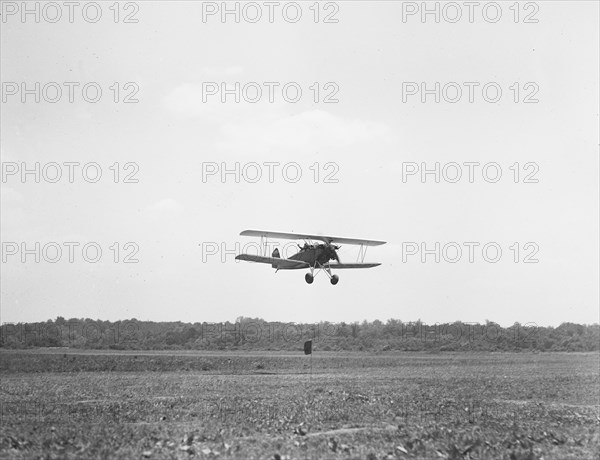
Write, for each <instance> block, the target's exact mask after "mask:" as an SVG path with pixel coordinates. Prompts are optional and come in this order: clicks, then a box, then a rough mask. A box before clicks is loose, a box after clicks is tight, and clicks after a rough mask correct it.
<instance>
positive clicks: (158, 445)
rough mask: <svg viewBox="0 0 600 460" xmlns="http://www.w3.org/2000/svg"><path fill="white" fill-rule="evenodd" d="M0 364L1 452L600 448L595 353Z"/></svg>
mask: <svg viewBox="0 0 600 460" xmlns="http://www.w3.org/2000/svg"><path fill="white" fill-rule="evenodd" d="M0 358H1V362H0V370H1V372H2V380H1V384H0V390H1V401H0V402H1V405H2V406H1V418H2V419H1V429H2V430H1V431H2V434H1V435H0V455H1V456H2V458H17V459H18V458H57V459H63V458H73V459H75V458H77V459H79V458H123V459H136V458H151V459H154V458H181V459H191V458H212V459H214V458H218V459H225V458H240V459H251V458H260V459H312V458H314V459H354V458H360V459H368V460H372V459H388V458H389V459H396V458H398V459H403V458H406V459H417V458H423V459H436V458H440V459H444V458H446V459H469V458H471V459H475V458H494V459H496V458H506V459H541V458H544V459H598V458H600V450H599V449H600V447H599V444H600V434H599V430H600V419H599V417H598V414H599V412H598V407H599V406H598V403H599V400H598V397H599V388H600V386H599V385H600V378H599V369H598V364H599V363H598V355H597V354H578V353H570V354H566V353H565V354H562V353H537V354H534V353H527V354H525V353H524V354H520V353H515V354H509V353H497V354H496V353H485V354H481V353H470V354H468V353H443V354H431V355H428V354H417V353H402V354H393V355H392V354H381V355H367V354H360V353H348V354H341V353H319V354H316V355H315V356H314V357H313V373H312V376H311V374H310V372H309V369H310V368H309V367H308V363H309V359H308V358H307V357H305V356H303V355H300V354H290V353H266V352H265V353H206V352H201V353H200V352H139V351H137V352H113V351H111V352H101V351H85V352H83V351H82V352H77V351H73V350H35V351H31V350H30V351H7V350H4V351H1V352H0Z"/></svg>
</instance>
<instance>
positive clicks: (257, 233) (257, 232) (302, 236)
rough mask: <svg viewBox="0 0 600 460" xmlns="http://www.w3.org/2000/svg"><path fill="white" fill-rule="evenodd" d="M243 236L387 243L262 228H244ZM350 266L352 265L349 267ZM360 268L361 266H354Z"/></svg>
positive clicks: (329, 241)
mask: <svg viewBox="0 0 600 460" xmlns="http://www.w3.org/2000/svg"><path fill="white" fill-rule="evenodd" d="M240 235H242V236H262V237H265V238H281V239H284V240H318V241H324V242H325V243H332V242H336V243H341V244H359V245H364V246H379V245H380V244H385V241H376V240H361V239H357V238H340V237H337V236H323V235H308V234H305V233H281V232H265V231H262V230H244V231H243V232H242V233H240ZM347 268H350V267H347ZM353 268H359V267H353Z"/></svg>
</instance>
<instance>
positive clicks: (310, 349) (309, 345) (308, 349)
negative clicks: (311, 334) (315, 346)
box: [304, 340, 312, 355]
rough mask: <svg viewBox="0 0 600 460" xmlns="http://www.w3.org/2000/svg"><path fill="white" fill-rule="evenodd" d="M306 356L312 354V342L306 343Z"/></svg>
mask: <svg viewBox="0 0 600 460" xmlns="http://www.w3.org/2000/svg"><path fill="white" fill-rule="evenodd" d="M304 354H305V355H310V354H312V340H307V341H306V342H304Z"/></svg>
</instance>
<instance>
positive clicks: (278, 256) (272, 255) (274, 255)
mask: <svg viewBox="0 0 600 460" xmlns="http://www.w3.org/2000/svg"><path fill="white" fill-rule="evenodd" d="M271 257H273V258H274V259H281V256H280V255H279V249H277V248H275V250H274V251H273V254H271ZM271 267H273V268H277V265H276V264H271Z"/></svg>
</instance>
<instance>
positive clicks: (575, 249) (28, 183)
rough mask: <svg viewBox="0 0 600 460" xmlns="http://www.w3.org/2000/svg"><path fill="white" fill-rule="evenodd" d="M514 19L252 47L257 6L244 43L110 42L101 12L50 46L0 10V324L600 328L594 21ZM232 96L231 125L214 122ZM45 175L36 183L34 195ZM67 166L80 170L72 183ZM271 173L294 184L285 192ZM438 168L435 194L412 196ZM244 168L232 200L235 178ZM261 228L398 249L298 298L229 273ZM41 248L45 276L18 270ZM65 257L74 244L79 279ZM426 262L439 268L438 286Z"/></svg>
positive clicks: (50, 36)
mask: <svg viewBox="0 0 600 460" xmlns="http://www.w3.org/2000/svg"><path fill="white" fill-rule="evenodd" d="M5 3H11V2H5ZM511 3H512V2H511ZM511 3H508V2H507V3H502V4H501V7H500V13H501V14H502V16H501V17H500V18H499V19H498V20H497V21H496V22H493V21H495V17H496V15H497V14H498V11H497V10H494V9H493V8H488V9H486V10H485V12H483V11H482V9H481V8H478V9H476V10H475V11H473V12H472V21H471V20H470V18H469V10H468V7H467V6H464V4H463V3H460V2H459V3H458V4H457V5H458V6H459V7H460V8H461V10H462V11H461V12H462V16H461V18H460V19H457V20H456V22H452V21H454V20H455V18H456V17H457V16H456V14H457V13H458V10H457V9H456V8H455V7H452V8H454V9H452V8H450V7H447V6H445V4H438V8H440V20H439V22H436V21H435V16H434V15H433V14H430V15H427V16H425V17H424V18H423V17H422V16H421V14H420V13H421V12H420V11H415V10H414V8H413V7H416V8H420V5H421V2H418V3H415V4H412V3H410V2H404V3H403V2H368V3H367V2H358V1H354V2H336V3H330V4H328V5H325V4H321V5H320V8H319V17H318V22H317V23H315V9H314V7H313V9H310V8H309V7H310V5H311V4H310V3H308V2H307V3H302V4H301V5H300V8H301V11H302V17H301V18H300V19H299V20H298V21H297V22H292V21H293V20H294V16H295V15H296V14H297V11H296V9H295V8H294V6H293V5H292V6H286V9H285V13H284V12H283V7H282V6H279V7H277V8H276V9H274V11H273V18H272V19H273V21H272V22H270V21H269V10H268V6H266V5H264V4H263V3H261V2H259V3H258V4H257V5H258V6H259V7H260V8H261V10H262V17H261V18H260V19H258V20H257V22H254V23H252V22H250V21H252V20H254V18H255V17H256V13H257V11H258V10H257V9H256V7H255V6H254V5H251V6H250V7H248V6H246V7H245V8H244V4H239V5H240V21H239V23H236V22H235V17H234V15H233V14H231V15H227V16H225V21H223V19H222V17H221V15H220V12H216V14H210V15H209V14H208V13H211V12H213V11H214V8H213V7H214V6H216V7H217V8H220V6H221V2H218V3H215V4H209V3H206V2H204V4H203V2H159V1H157V2H137V3H131V4H128V5H125V4H121V5H120V10H119V17H118V18H117V19H118V22H116V23H115V20H114V19H115V16H114V14H115V10H111V9H110V8H109V6H110V3H102V4H101V13H102V17H101V18H100V19H99V20H98V21H97V22H91V21H93V20H94V16H95V15H96V13H97V11H95V10H94V9H93V8H88V9H87V10H86V11H85V17H84V13H82V11H81V10H80V9H77V10H75V11H74V12H73V22H72V23H71V22H70V21H69V17H68V16H69V11H68V9H67V7H66V6H63V7H62V11H61V12H62V17H61V18H60V19H59V20H57V21H56V22H50V21H51V20H54V18H55V17H56V13H57V11H56V10H52V9H51V8H45V9H44V8H43V6H44V4H41V5H42V6H41V7H40V22H39V23H36V22H35V16H34V14H29V15H26V16H25V18H24V19H25V21H23V18H22V16H21V11H17V12H15V14H12V13H13V11H12V10H10V8H9V10H6V8H5V9H4V10H3V11H2V13H3V15H2V18H1V20H2V22H1V23H0V26H1V27H2V31H1V38H2V45H1V67H2V70H1V73H2V74H1V79H2V82H3V90H2V91H3V92H2V96H3V101H2V110H1V116H2V120H1V131H2V132H1V134H2V136H1V140H2V145H1V149H2V150H1V154H2V162H3V178H2V227H1V231H2V242H3V261H2V267H1V268H2V276H1V284H2V299H1V300H2V312H1V321H2V322H15V321H38V320H46V319H49V318H55V317H56V316H59V315H60V316H64V317H67V318H71V317H75V318H85V317H89V318H93V319H96V318H98V319H109V320H118V319H128V318H133V317H135V318H138V319H148V320H164V321H177V320H180V321H190V322H196V321H210V322H213V321H215V322H216V321H226V320H230V321H231V320H234V319H235V318H236V317H238V316H249V317H262V318H264V319H266V320H280V321H290V322H291V321H294V322H313V321H319V320H330V321H355V320H358V321H361V320H363V319H368V320H373V319H381V320H386V319H388V318H398V319H401V320H404V321H412V320H416V319H419V318H420V319H422V320H423V321H425V322H428V323H435V322H446V321H454V320H462V321H471V322H482V321H484V320H486V319H489V320H493V321H497V322H499V323H500V324H502V325H509V324H512V323H514V322H515V321H518V322H521V323H526V322H534V323H537V324H539V325H558V324H560V323H561V322H564V321H572V322H580V323H596V322H598V306H599V298H598V279H599V270H598V262H599V261H598V217H599V216H598V137H599V136H598V124H599V119H598V112H599V110H598V100H599V92H598V81H599V75H598V73H599V70H598V69H599V61H598V56H599V55H600V52H599V49H598V48H599V45H598V43H599V34H598V13H599V11H598V9H599V6H598V3H597V2H558V1H553V2H537V3H531V2H530V3H529V4H528V5H529V6H525V4H524V3H522V4H521V5H520V8H519V11H518V13H519V16H518V18H516V16H515V14H516V11H515V9H512V10H511V9H510V8H509V6H510V5H511ZM482 4H484V3H482ZM14 5H16V7H17V8H21V6H20V5H21V3H20V2H17V3H14ZM29 5H30V6H31V8H32V9H33V8H34V7H35V6H34V3H30V4H29ZM59 5H60V3H59ZM82 5H85V3H82ZM255 5H256V4H255ZM282 5H288V4H286V3H285V2H283V3H282ZM428 5H429V7H430V8H431V9H434V8H436V6H435V5H436V3H435V2H430V3H428ZM461 5H462V6H461ZM229 6H230V8H232V9H233V8H234V7H235V3H233V2H232V3H230V4H229ZM203 8H204V13H205V15H204V17H203ZM403 13H404V17H403ZM412 13H415V14H412ZM126 18H127V19H128V20H130V21H131V20H137V22H124V21H125V19H126ZM515 19H517V22H515ZM326 20H328V21H332V20H334V21H337V22H325V21H326ZM88 21H90V22H88ZM526 21H527V22H526ZM533 21H537V22H533ZM36 82H38V83H39V84H40V90H39V93H38V94H37V95H39V97H40V101H39V102H36V101H35V97H36V94H35V92H36V91H35V84H36ZM65 82H72V83H69V84H68V85H71V86H70V87H71V88H73V101H72V102H71V101H69V94H68V88H69V86H68V85H65ZM236 82H239V84H240V87H241V88H243V87H244V85H246V86H245V91H240V102H239V103H236V102H235V100H234V97H235V94H227V93H226V94H225V95H224V97H225V102H224V103H223V102H221V96H222V94H221V93H220V85H221V83H225V84H226V85H227V88H229V89H233V88H235V84H236ZM265 82H271V83H269V84H267V85H266V84H265ZM436 82H438V83H439V88H440V89H439V92H438V96H439V102H437V103H436V101H435V98H436V94H434V93H435V88H436ZM465 82H466V83H467V84H465ZM22 83H25V84H26V88H25V89H27V88H28V89H31V90H33V92H32V93H30V94H25V95H23V94H22V90H23V89H24V88H23V87H22V85H21V84H22ZM127 83H130V84H129V85H127ZM315 83H316V85H315ZM421 83H424V84H425V87H424V89H426V90H427V89H428V90H432V91H433V92H431V93H430V94H427V93H426V94H425V95H424V97H425V101H424V102H423V100H422V94H421V89H423V88H422V87H421ZM86 84H88V87H87V90H86V91H87V93H86V94H85V95H84V94H82V88H83V86H84V85H86ZM286 84H288V86H287V87H286V91H287V92H286V93H283V91H282V88H283V87H284V85H286ZM76 85H78V86H76ZM484 85H487V86H486V90H485V92H484V91H483V87H484ZM56 87H60V88H62V96H59V95H58V93H56ZM98 87H99V88H100V89H101V90H102V95H101V96H99V98H98V99H99V100H98V102H96V103H93V102H88V101H91V100H93V99H94V98H95V97H96V95H95V89H96V88H98ZM257 87H258V88H260V89H261V90H262V95H259V94H258V93H257V92H256V89H257ZM269 87H271V88H272V89H273V102H270V101H269ZM44 88H45V89H44ZM117 88H118V89H119V91H118V92H117ZM297 88H300V89H301V91H302V93H301V95H298V97H296V90H297ZM317 88H318V92H317ZM457 88H459V89H460V90H461V91H462V94H459V93H457ZM469 88H471V89H472V91H473V92H472V102H470V100H469V96H470V95H469ZM498 88H499V89H500V90H501V91H502V93H501V94H498V93H497V89H498ZM216 91H219V92H218V93H217V94H213V93H215V92H216ZM415 93H416V94H415ZM84 96H85V97H86V98H87V99H88V100H86V99H85V98H84ZM22 97H24V98H25V102H22ZM115 98H116V99H117V102H115ZM125 98H129V99H130V100H135V99H137V100H138V102H137V103H124V101H123V100H124V99H125ZM295 98H296V99H298V100H297V101H296V102H292V101H293V100H294V99H295ZM315 98H316V99H317V102H315ZM53 99H57V102H55V103H52V102H51V100H53ZM253 99H259V100H258V102H252V101H251V100H253ZM325 99H327V100H328V101H329V102H325ZM495 99H497V100H496V101H494V100H495ZM515 99H517V101H515ZM336 100H337V102H335V101H336ZM525 100H527V101H529V103H525ZM453 101H454V102H453ZM536 101H537V102H536ZM36 162H39V163H40V171H41V172H40V182H39V183H36V182H35V175H34V174H28V175H26V176H25V180H23V177H22V175H21V169H22V168H23V167H27V168H29V169H34V168H35V163H36ZM53 162H55V163H58V164H59V165H62V166H61V170H62V173H63V175H62V177H61V179H60V180H58V182H56V183H51V182H50V180H52V179H53V178H54V176H55V175H56V168H54V167H53V166H52V165H50V166H48V164H49V163H53ZM65 162H77V163H79V164H78V165H75V166H73V170H74V177H73V183H70V181H69V178H68V172H69V170H68V167H67V166H65V165H64V163H65ZM92 162H95V163H97V165H99V166H100V168H101V170H102V177H101V178H100V180H98V181H97V182H95V183H92V182H88V180H89V181H91V180H92V179H93V177H94V175H95V168H94V167H93V165H92V167H88V168H87V169H86V176H85V178H84V177H83V175H82V168H83V165H85V164H87V163H92ZM116 162H117V163H118V167H115V166H114V164H115V163H116ZM265 162H276V163H279V165H274V166H272V168H273V177H272V179H273V180H272V182H271V181H270V180H269V166H268V165H265V164H264V163H265ZM436 162H438V163H439V164H440V181H439V183H436V182H435V176H434V174H429V175H426V176H425V178H424V180H423V178H422V176H421V174H420V171H417V172H416V173H415V174H412V175H409V174H408V173H411V172H415V167H418V168H419V169H421V168H422V166H425V167H427V168H429V169H434V167H435V164H436ZM468 162H474V163H478V165H475V166H472V168H473V182H472V183H471V182H470V181H469V177H468V176H469V167H468V166H467V165H464V163H468ZM126 163H131V164H129V165H127V166H126ZM236 163H238V164H239V168H240V177H239V183H236V174H235V172H234V173H231V174H228V175H226V176H225V177H222V176H221V174H220V172H221V171H220V170H221V169H222V167H223V166H225V167H226V168H228V169H230V170H233V171H235V165H236ZM255 163H257V164H258V165H260V166H261V172H262V176H261V177H260V178H259V179H257V180H256V182H254V181H255V179H256V173H257V169H256V165H255ZM315 163H318V164H317V165H315ZM454 163H457V164H458V165H460V166H461V170H462V177H461V178H460V179H458V180H457V181H456V182H453V180H455V176H456V171H457V169H456V167H455V165H454ZM515 163H518V165H517V166H515ZM326 164H327V165H326ZM486 164H490V165H491V166H488V167H487V169H486V170H485V173H484V172H483V166H484V165H486ZM111 165H113V166H112V169H111ZM44 166H46V167H45V168H44ZM284 167H285V168H284ZM498 167H499V168H500V170H501V172H502V176H501V177H500V178H499V180H497V181H496V182H493V180H495V176H496V174H497V171H498ZM15 168H18V170H16V171H15ZM53 168H54V169H53ZM215 168H218V169H219V171H217V172H216V174H212V175H205V176H204V177H203V171H204V173H213V172H214V170H215ZM115 169H117V170H119V173H120V174H119V177H118V178H117V181H118V183H115V182H114V179H115ZM284 169H285V172H284ZM298 171H300V172H301V173H302V176H301V177H300V178H299V179H298V180H297V182H294V180H295V179H296V175H297V173H298ZM317 171H318V173H319V174H318V177H317V176H316V172H317ZM516 171H518V172H519V174H518V176H517V175H516ZM241 172H245V173H246V176H242V174H241ZM403 173H404V176H403ZM128 175H129V177H128V180H131V179H136V180H137V181H138V182H132V183H126V182H125V179H126V177H127V176H128ZM86 179H87V180H86ZM315 180H316V182H317V183H315ZM515 180H516V181H517V182H516V183H515ZM335 181H337V182H335ZM536 181H537V182H536ZM245 229H261V230H272V231H279V232H302V233H319V234H323V235H333V236H341V237H351V238H370V239H378V240H384V241H387V242H388V243H387V244H386V245H384V246H379V247H375V248H370V249H369V251H368V253H367V257H366V258H365V261H373V262H381V263H382V265H381V266H379V267H376V268H372V269H368V270H345V271H340V272H339V273H338V274H339V275H340V282H339V284H338V285H337V286H332V285H331V284H330V283H329V282H328V280H327V278H326V276H325V275H324V274H320V275H319V276H318V277H317V278H316V279H315V282H314V283H313V284H312V285H308V284H306V283H305V281H304V273H305V271H303V270H294V271H279V272H278V273H276V274H275V273H274V270H272V269H271V268H270V266H268V265H259V264H252V263H246V262H236V261H235V260H234V257H235V253H236V250H239V251H244V250H248V251H249V252H252V251H254V250H255V248H254V247H249V246H244V245H246V244H248V243H253V242H255V240H254V239H252V238H246V237H241V236H239V233H240V232H241V231H242V230H245ZM36 242H38V243H39V244H40V251H39V253H38V255H39V256H40V261H39V263H36V261H35V256H36V254H34V253H32V254H25V255H24V257H25V262H24V263H23V262H22V259H21V258H22V256H23V254H22V253H21V250H22V249H23V247H22V243H24V244H25V248H26V249H30V250H33V251H34V252H35V244H36ZM65 242H67V243H73V244H79V246H74V245H73V246H72V247H73V248H74V252H73V258H74V261H73V262H72V263H71V262H70V261H69V256H68V247H67V246H66V245H65V244H64V243H65ZM48 243H56V244H54V245H53V244H50V245H48ZM87 243H93V244H92V245H91V246H90V245H88V246H87V248H88V249H89V248H90V247H91V249H90V250H89V252H88V253H87V256H88V259H89V260H90V259H92V258H93V257H94V248H97V247H100V248H101V249H102V256H101V258H100V260H99V261H98V262H96V263H91V262H90V261H86V260H85V259H84V255H83V254H82V247H83V245H85V244H87ZM115 243H117V244H116V246H115ZM127 243H133V244H130V245H127ZM282 243H285V241H284V242H282ZM422 243H423V244H424V247H425V248H426V249H431V250H433V251H434V252H435V247H436V243H439V245H440V246H439V247H440V250H439V256H440V261H439V263H436V261H435V256H436V255H435V254H429V255H426V256H425V261H424V262H423V260H422V258H421V257H422V254H421V249H423V246H422ZM465 243H473V244H472V245H471V247H473V248H474V252H473V261H472V262H470V261H469V251H468V246H467V245H465ZM490 243H491V244H490ZM515 243H516V244H515ZM486 244H488V246H486V247H487V248H488V250H489V251H488V252H487V253H486V254H483V253H482V248H483V246H484V245H486ZM45 245H46V246H45ZM57 245H58V246H62V248H63V253H62V256H61V257H59V256H58V255H56V252H55V248H56V246H57ZM236 245H237V246H236ZM477 245H478V246H477ZM44 246H45V247H46V249H45V250H44ZM117 247H118V248H119V251H118V254H117V251H116V248H117ZM444 247H445V250H444ZM457 247H459V248H462V255H459V254H458V253H457V252H456V248H457ZM215 248H217V249H218V251H219V253H217V254H211V253H213V252H215ZM497 248H500V249H501V251H502V253H501V255H500V256H499V257H497V258H498V259H499V260H498V261H497V262H495V263H492V260H493V259H494V258H495V257H496V254H495V251H496V249H497ZM222 249H227V250H228V251H229V252H228V253H226V254H222V253H221V250H222ZM417 250H418V251H419V252H418V253H416V254H413V253H414V252H416V251H417ZM357 253H358V248H357V247H353V246H349V245H343V247H342V248H341V250H340V258H341V259H342V261H343V262H346V261H348V262H351V261H355V260H356V257H357ZM126 256H131V258H132V259H134V260H135V259H137V260H138V262H137V263H124V261H123V259H124V258H125V257H126ZM115 257H116V258H117V263H115V261H114V258H115ZM515 257H516V258H517V262H515ZM49 259H58V260H57V262H56V263H51V261H50V260H49ZM525 260H528V261H529V262H532V261H537V263H525Z"/></svg>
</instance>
